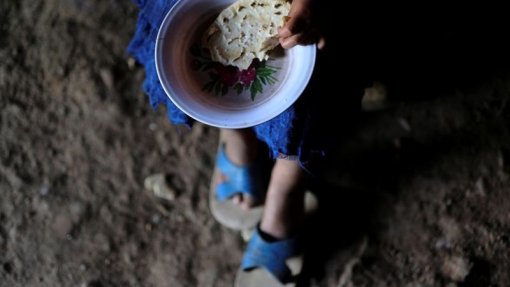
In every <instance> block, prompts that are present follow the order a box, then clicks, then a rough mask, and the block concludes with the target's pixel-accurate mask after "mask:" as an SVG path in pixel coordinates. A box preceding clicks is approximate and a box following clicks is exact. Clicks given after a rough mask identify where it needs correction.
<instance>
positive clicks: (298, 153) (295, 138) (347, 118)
mask: <svg viewBox="0 0 510 287" xmlns="http://www.w3.org/2000/svg"><path fill="white" fill-rule="evenodd" d="M183 1H185V0H183ZM134 2H135V3H136V4H137V5H138V6H139V7H140V14H139V17H138V22H137V27H136V32H135V34H134V36H133V39H132V40H131V42H130V44H129V47H128V52H129V53H130V54H131V55H133V57H135V59H136V60H137V61H138V62H140V63H141V64H142V65H143V66H144V67H145V72H146V78H145V81H144V83H143V88H144V91H145V92H146V93H147V95H148V96H149V100H150V104H151V105H152V107H153V108H157V107H158V106H159V105H165V106H166V108H167V113H168V118H169V120H170V121H171V122H172V123H173V124H175V125H188V126H190V125H192V123H193V119H191V118H190V117H188V116H187V115H186V114H184V113H183V112H182V111H181V110H180V109H179V108H177V107H176V106H175V105H174V104H173V103H172V102H171V101H170V99H169V98H168V97H167V95H166V94H165V92H164V90H163V88H162V87H161V84H160V83H159V80H158V77H157V73H156V66H155V60H154V48H155V43H156V37H157V33H158V29H159V26H160V24H161V22H162V21H163V18H164V17H165V15H166V13H167V12H168V11H169V10H170V8H171V7H172V6H173V5H174V4H175V3H176V2H177V1H176V0H134ZM332 46H334V45H332ZM330 50H331V51H335V52H334V53H328V52H327V51H326V52H320V53H319V55H318V58H317V62H316V67H315V71H314V75H313V76H312V79H311V82H310V84H309V85H308V87H307V89H306V90H305V92H304V93H303V94H302V95H301V96H300V98H299V99H298V100H297V101H296V103H295V104H294V105H292V106H291V107H290V108H288V109H287V110H286V111H284V112H283V113H281V114H280V115H278V116H277V117H275V118H273V119H271V120H269V121H267V122H265V123H262V124H259V125H257V126H255V127H253V129H254V131H255V133H256V135H257V138H258V139H259V140H261V141H263V142H265V143H266V144H267V146H268V147H269V150H270V151H271V155H272V156H273V157H274V158H276V157H282V156H286V157H293V158H296V159H298V160H299V162H300V164H301V166H302V167H303V168H305V169H307V170H310V168H311V167H312V163H314V162H320V159H322V158H324V156H325V155H326V154H327V152H328V150H329V148H330V147H331V146H332V145H334V144H335V143H336V140H338V139H339V138H341V137H342V136H343V135H344V133H345V127H349V126H350V125H351V124H352V117H353V115H354V114H356V111H358V110H359V103H360V98H361V95H362V94H363V91H362V89H363V83H361V82H360V81H359V79H360V78H359V77H357V76H358V75H357V73H356V72H353V70H350V71H349V72H348V73H344V72H343V71H346V70H348V69H347V67H350V66H351V65H350V64H348V63H346V61H343V62H342V59H340V58H338V57H337V56H335V55H342V54H343V53H337V51H336V49H334V48H332V49H330ZM323 58H327V60H323ZM345 59H349V62H352V61H351V60H352V59H350V57H346V58H344V60H345ZM333 63H340V64H341V65H342V67H343V68H342V69H338V66H336V64H335V65H333ZM352 66H353V67H354V65H352ZM317 160H318V161H317Z"/></svg>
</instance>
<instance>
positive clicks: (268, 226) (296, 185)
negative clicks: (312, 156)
mask: <svg viewBox="0 0 510 287" xmlns="http://www.w3.org/2000/svg"><path fill="white" fill-rule="evenodd" d="M304 180H305V172H304V171H303V169H302V168H301V167H300V166H299V164H298V162H297V161H294V160H287V159H277V160H276V163H275V165H274V167H273V171H272V173H271V180H270V182H269V187H268V191H267V195H266V203H265V207H264V213H263V216H262V221H261V223H260V229H261V230H262V231H263V232H264V233H266V234H268V235H271V236H272V237H274V238H275V239H284V238H287V237H289V236H292V235H293V234H294V233H296V232H297V231H298V229H299V227H300V225H301V223H302V222H303V219H304V195H305V189H304Z"/></svg>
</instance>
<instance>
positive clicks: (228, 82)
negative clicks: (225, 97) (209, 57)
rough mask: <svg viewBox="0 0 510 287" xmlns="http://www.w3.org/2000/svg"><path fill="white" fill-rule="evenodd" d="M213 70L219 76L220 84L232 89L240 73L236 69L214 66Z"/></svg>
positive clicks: (219, 65)
mask: <svg viewBox="0 0 510 287" xmlns="http://www.w3.org/2000/svg"><path fill="white" fill-rule="evenodd" d="M214 69H215V70H216V72H217V73H218V75H219V76H220V79H221V82H222V83H223V84H224V85H225V86H227V87H232V86H233V85H235V84H236V83H237V82H238V81H239V77H240V75H241V72H240V71H239V69H238V68H236V67H233V66H223V65H221V64H215V65H214Z"/></svg>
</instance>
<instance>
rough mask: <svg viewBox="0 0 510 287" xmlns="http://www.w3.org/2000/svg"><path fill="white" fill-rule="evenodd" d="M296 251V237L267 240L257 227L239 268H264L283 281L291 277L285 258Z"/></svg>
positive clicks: (291, 255) (293, 254)
mask: <svg viewBox="0 0 510 287" xmlns="http://www.w3.org/2000/svg"><path fill="white" fill-rule="evenodd" d="M297 253H298V240H297V237H291V238H289V239H284V240H278V241H274V242H268V241H267V240H265V239H264V238H262V236H261V234H260V231H259V229H258V228H257V229H256V231H255V232H254V233H253V236H252V238H251V239H250V241H249V242H248V246H247V247H246V251H245V253H244V256H243V260H242V263H241V268H242V269H243V270H246V271H248V270H250V269H254V268H258V267H263V268H266V269H267V271H269V273H271V274H272V275H273V276H274V277H275V278H276V279H278V281H280V282H282V283H285V282H288V281H289V280H290V279H291V278H292V272H291V271H290V269H289V267H288V266H287V264H286V260H287V259H289V258H290V257H293V256H295V255H296V254H297Z"/></svg>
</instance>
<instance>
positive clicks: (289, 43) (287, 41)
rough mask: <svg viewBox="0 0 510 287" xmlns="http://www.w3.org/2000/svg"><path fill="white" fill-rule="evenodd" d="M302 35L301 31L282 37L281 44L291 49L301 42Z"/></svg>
mask: <svg viewBox="0 0 510 287" xmlns="http://www.w3.org/2000/svg"><path fill="white" fill-rule="evenodd" d="M302 37H303V34H301V33H300V34H296V35H292V36H290V37H287V38H280V45H282V47H283V48H284V49H290V48H292V47H294V46H296V45H297V44H299V43H300V41H301V38H302Z"/></svg>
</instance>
